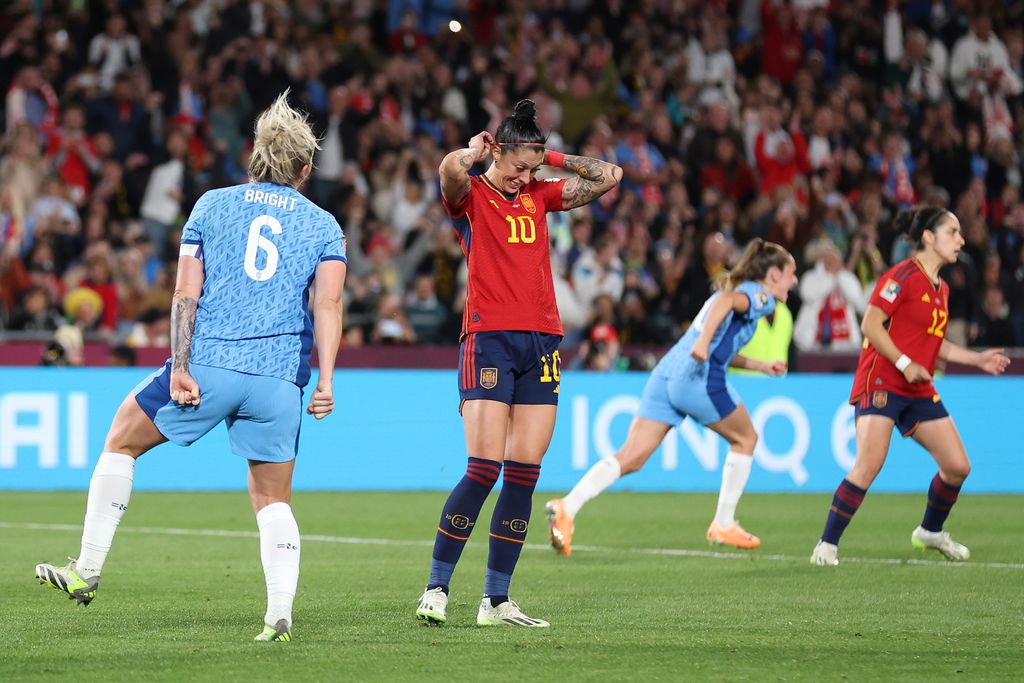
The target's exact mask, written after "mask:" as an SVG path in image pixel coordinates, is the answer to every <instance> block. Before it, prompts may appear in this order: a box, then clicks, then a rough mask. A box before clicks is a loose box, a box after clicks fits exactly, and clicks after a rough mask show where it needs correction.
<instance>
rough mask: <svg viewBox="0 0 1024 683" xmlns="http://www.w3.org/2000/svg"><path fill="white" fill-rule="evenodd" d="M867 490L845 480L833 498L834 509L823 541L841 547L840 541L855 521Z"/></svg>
mask: <svg viewBox="0 0 1024 683" xmlns="http://www.w3.org/2000/svg"><path fill="white" fill-rule="evenodd" d="M865 493H867V490H866V489H862V488H860V487H859V486H854V485H853V484H851V483H850V482H849V481H848V480H846V479H843V481H842V482H841V483H840V484H839V488H837V489H836V493H835V495H834V496H832V508H831V509H830V510H829V512H828V520H827V521H826V522H825V531H823V532H822V533H821V540H823V541H825V542H826V543H831V544H832V545H839V539H840V538H841V537H842V535H843V532H844V531H846V526H847V525H848V524H849V523H850V520H851V519H853V515H854V513H856V512H857V508H859V507H860V504H861V503H862V502H863V501H864V494H865Z"/></svg>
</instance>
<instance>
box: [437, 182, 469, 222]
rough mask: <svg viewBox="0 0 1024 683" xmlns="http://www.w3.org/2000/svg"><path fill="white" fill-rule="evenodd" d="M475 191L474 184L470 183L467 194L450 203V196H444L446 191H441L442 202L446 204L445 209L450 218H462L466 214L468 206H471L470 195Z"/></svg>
mask: <svg viewBox="0 0 1024 683" xmlns="http://www.w3.org/2000/svg"><path fill="white" fill-rule="evenodd" d="M472 193H473V185H472V183H470V187H469V191H468V192H466V196H465V197H463V198H462V199H460V200H459V201H457V202H455V203H454V204H450V203H449V202H448V198H447V197H445V196H444V192H443V191H442V192H441V204H442V205H443V206H444V210H445V211H447V212H448V216H449V218H462V216H464V215H465V214H466V207H467V206H469V195H471V194H472Z"/></svg>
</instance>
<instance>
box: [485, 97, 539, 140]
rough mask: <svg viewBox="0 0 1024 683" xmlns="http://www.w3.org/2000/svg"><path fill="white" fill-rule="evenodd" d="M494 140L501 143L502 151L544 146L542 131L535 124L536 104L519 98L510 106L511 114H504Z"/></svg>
mask: <svg viewBox="0 0 1024 683" xmlns="http://www.w3.org/2000/svg"><path fill="white" fill-rule="evenodd" d="M494 141H495V142H497V143H498V144H499V145H501V149H502V151H503V152H508V151H515V150H517V149H519V148H522V147H528V148H535V149H541V148H543V147H544V141H545V137H544V133H543V132H541V129H540V126H538V125H537V105H536V104H534V102H533V100H519V101H518V102H516V106H515V107H513V108H512V115H511V116H506V117H505V118H504V119H503V120H502V122H501V125H499V126H498V131H497V132H496V133H495V134H494Z"/></svg>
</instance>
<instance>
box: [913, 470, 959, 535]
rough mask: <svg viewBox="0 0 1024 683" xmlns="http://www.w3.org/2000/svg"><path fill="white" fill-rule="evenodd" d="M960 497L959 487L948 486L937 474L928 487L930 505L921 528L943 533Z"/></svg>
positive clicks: (925, 512) (926, 508) (926, 509)
mask: <svg viewBox="0 0 1024 683" xmlns="http://www.w3.org/2000/svg"><path fill="white" fill-rule="evenodd" d="M959 495H960V487H959V486H953V485H952V484H947V483H946V482H944V481H942V477H940V476H939V475H937V474H936V475H935V478H934V479H932V484H931V486H929V487H928V505H927V506H925V509H924V519H922V520H921V526H922V527H924V528H925V529H927V530H928V531H942V525H943V524H945V523H946V518H947V517H949V511H950V509H951V508H952V507H953V503H955V502H956V499H957V496H959Z"/></svg>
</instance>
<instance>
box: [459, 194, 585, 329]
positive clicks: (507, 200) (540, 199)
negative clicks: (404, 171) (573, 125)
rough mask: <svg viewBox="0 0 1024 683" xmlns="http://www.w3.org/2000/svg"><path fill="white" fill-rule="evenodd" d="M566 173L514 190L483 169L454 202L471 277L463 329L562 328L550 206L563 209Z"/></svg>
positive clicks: (555, 209) (468, 285)
mask: <svg viewBox="0 0 1024 683" xmlns="http://www.w3.org/2000/svg"><path fill="white" fill-rule="evenodd" d="M563 185H565V179H564V178H552V179H549V180H533V181H531V182H530V183H529V184H528V185H527V186H526V187H524V188H522V189H521V190H520V191H519V192H518V193H516V194H515V195H507V194H505V193H504V192H502V191H501V190H499V189H498V188H497V187H495V186H494V185H493V184H491V182H490V181H489V180H487V179H486V178H485V177H484V176H482V175H481V176H471V177H470V186H469V194H468V195H466V197H465V198H464V199H463V200H462V201H461V202H459V203H458V204H457V205H455V206H450V205H449V204H448V202H447V201H446V200H445V199H444V195H443V194H442V197H441V201H442V202H443V203H444V207H445V209H446V210H447V211H448V215H449V216H451V217H452V219H454V221H455V229H456V230H457V231H458V234H459V240H460V241H461V242H462V250H463V251H464V252H465V253H466V262H467V264H468V267H469V281H468V284H467V293H466V308H465V311H464V312H463V315H462V335H463V336H464V335H466V334H467V333H469V332H486V331H495V330H527V331H532V332H546V333H548V334H558V335H561V334H562V321H561V318H559V316H558V306H557V305H556V304H555V288H554V285H553V284H552V282H551V254H550V248H551V247H550V240H549V238H548V223H547V212H548V211H561V210H562V186H563Z"/></svg>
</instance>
